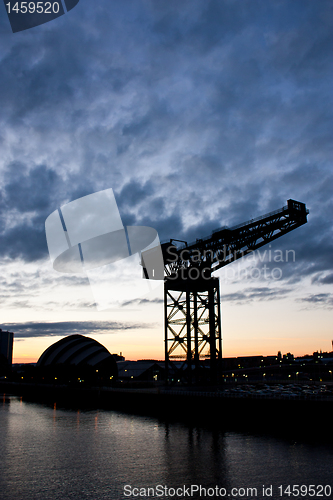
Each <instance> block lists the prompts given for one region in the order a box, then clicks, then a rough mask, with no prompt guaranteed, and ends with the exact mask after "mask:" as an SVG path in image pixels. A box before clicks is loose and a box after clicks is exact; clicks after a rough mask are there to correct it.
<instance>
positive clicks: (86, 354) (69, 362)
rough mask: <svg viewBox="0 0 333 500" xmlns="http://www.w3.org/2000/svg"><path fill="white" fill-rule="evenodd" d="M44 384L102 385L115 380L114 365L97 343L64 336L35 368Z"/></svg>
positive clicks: (111, 358)
mask: <svg viewBox="0 0 333 500" xmlns="http://www.w3.org/2000/svg"><path fill="white" fill-rule="evenodd" d="M36 368H37V371H38V374H39V376H40V377H41V378H42V379H44V380H45V381H50V380H52V381H54V380H57V381H58V382H63V383H68V382H95V383H96V382H103V383H104V384H105V383H108V382H110V381H111V380H113V379H115V378H117V375H118V370H117V364H116V361H115V359H114V357H113V356H112V354H110V352H109V351H108V350H107V349H106V348H105V347H104V346H103V345H102V344H100V343H99V342H97V341H96V340H94V339H91V338H89V337H85V336H83V335H68V336H67V337H64V338H63V339H61V340H59V341H58V342H55V343H54V344H52V345H51V346H50V347H48V348H47V349H46V350H45V351H44V352H43V354H42V355H41V356H40V358H39V360H38V361H37V365H36Z"/></svg>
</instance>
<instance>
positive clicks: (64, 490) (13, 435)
mask: <svg viewBox="0 0 333 500" xmlns="http://www.w3.org/2000/svg"><path fill="white" fill-rule="evenodd" d="M0 431H1V455H0V456H1V460H0V492H1V495H0V498H1V500H39V499H40V500H58V499H59V500H65V499H74V500H76V499H77V500H84V499H93V500H104V499H108V500H109V499H115V500H118V499H121V498H126V497H125V496H124V495H123V493H124V486H125V485H131V486H133V487H134V486H135V487H139V488H140V487H144V488H148V487H154V486H156V485H159V484H161V485H167V486H168V487H169V488H177V487H181V486H183V485H186V486H190V485H191V484H196V485H202V486H203V487H205V488H208V487H215V486H217V485H218V486H219V487H220V488H222V487H224V488H226V489H227V490H229V491H230V490H231V488H233V487H237V488H240V487H244V488H246V487H256V488H258V492H260V495H259V494H258V498H262V485H270V484H272V485H273V486H274V490H275V494H273V496H272V497H270V498H273V499H275V498H276V499H277V498H288V497H280V496H279V495H278V490H277V487H278V486H279V485H280V484H284V485H287V484H315V485H317V484H324V485H325V484H330V481H331V464H332V463H333V451H332V449H331V448H329V447H326V446H324V445H310V444H306V443H304V442H303V443H300V442H297V443H295V442H294V443H292V442H290V441H283V440H281V439H276V438H273V437H267V436H258V435H250V434H245V433H236V432H223V431H222V430H210V429H208V428H202V427H189V426H187V425H186V424H181V423H170V424H167V423H165V422H161V421H158V420H157V419H155V418H149V417H142V416H140V417H139V416H134V415H127V414H123V413H118V412H112V411H102V410H92V411H82V410H81V411H79V410H78V411H73V410H66V409H62V408H59V407H57V405H56V404H55V405H54V406H53V407H47V406H44V405H41V404H34V403H27V402H24V401H22V400H21V401H20V400H19V399H18V398H15V397H10V398H8V397H5V396H4V397H3V398H2V404H0ZM327 432H329V430H327ZM127 498H134V497H127ZM150 498H152V497H150ZM155 498H157V497H155ZM160 498H161V497H160ZM164 498H167V497H164ZM169 498H171V497H169ZM177 498H183V497H177ZM192 498H199V496H195V495H194V496H193V497H192ZM214 498H215V497H214ZM243 498H244V497H243ZM246 498H247V497H246Z"/></svg>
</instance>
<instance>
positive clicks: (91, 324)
mask: <svg viewBox="0 0 333 500" xmlns="http://www.w3.org/2000/svg"><path fill="white" fill-rule="evenodd" d="M150 327H151V326H150V325H146V324H139V323H117V322H112V321H96V322H95V321H60V322H56V323H37V322H31V323H6V324H4V325H2V326H1V328H2V330H8V331H11V332H14V334H15V338H31V337H49V336H51V337H52V336H65V335H73V334H76V333H80V334H82V335H89V334H90V335H93V334H96V333H117V332H119V331H124V330H137V329H140V328H150Z"/></svg>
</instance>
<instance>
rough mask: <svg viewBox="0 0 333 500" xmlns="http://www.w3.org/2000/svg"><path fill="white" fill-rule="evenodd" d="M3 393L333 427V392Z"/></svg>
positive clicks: (17, 388)
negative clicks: (328, 394) (324, 394)
mask: <svg viewBox="0 0 333 500" xmlns="http://www.w3.org/2000/svg"><path fill="white" fill-rule="evenodd" d="M0 392H1V393H2V394H14V395H16V396H19V397H21V398H23V399H24V400H26V401H33V402H41V403H45V404H51V405H57V407H60V406H63V407H70V408H75V409H78V408H80V409H82V410H89V409H95V408H101V409H105V410H116V411H122V412H127V413H133V414H139V415H148V416H155V417H158V418H162V419H168V420H183V421H184V420H185V421H186V422H187V423H189V422H191V423H193V424H196V423H200V424H204V425H211V426H214V425H218V426H219V427H225V428H233V429H240V430H246V429H249V430H265V431H274V432H275V433H280V434H285V433H291V434H295V433H297V434H298V435H300V434H303V435H311V434H313V435H315V434H316V433H318V432H323V430H324V429H327V430H329V429H330V426H331V421H332V410H333V397H319V396H317V397H313V398H311V397H301V396H299V397H290V396H289V397H267V396H264V395H256V396H254V395H252V396H249V395H248V396H246V397H244V396H241V395H237V394H226V393H224V392H223V391H220V390H218V389H215V390H213V389H210V390H198V389H189V388H183V389H172V388H164V387H157V388H140V389H139V388H138V389H133V388H116V387H80V386H75V387H71V386H59V385H58V386H57V385H50V384H29V383H15V382H4V381H1V382H0ZM330 439H331V440H332V438H330V437H329V435H328V440H330Z"/></svg>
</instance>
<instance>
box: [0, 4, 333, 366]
mask: <svg viewBox="0 0 333 500" xmlns="http://www.w3.org/2000/svg"><path fill="white" fill-rule="evenodd" d="M331 24H332V6H331V3H330V2H329V1H326V0H323V1H321V2H312V1H310V0H302V1H300V0H295V1H294V2H292V3H291V2H289V1H288V0H283V1H281V2H278V3H273V2H270V3H266V2H265V3H263V2H260V1H256V0H251V1H244V2H242V4H241V6H240V4H239V3H238V2H235V1H230V0H223V1H219V2H217V1H215V0H212V1H208V2H202V1H200V0H194V1H193V0H191V1H189V0H184V2H182V4H181V6H180V4H179V2H176V1H173V0H172V1H170V2H167V3H156V2H153V1H149V0H135V1H134V0H128V1H127V2H126V4H119V2H116V1H106V0H102V1H100V2H99V4H98V7H97V6H96V5H94V4H93V2H90V3H89V2H79V3H78V4H77V6H76V7H75V9H73V10H72V11H70V12H68V13H67V14H66V15H65V16H62V17H60V18H58V19H55V20H54V21H51V22H49V23H46V24H44V25H41V26H37V27H35V28H32V29H30V30H26V31H23V32H21V33H14V34H13V33H12V31H11V28H10V25H9V23H8V18H7V14H6V12H5V9H3V10H2V13H1V14H0V44H1V49H2V50H1V52H2V56H1V59H0V75H1V89H2V92H1V93H0V105H1V109H2V116H1V119H0V144H1V151H2V155H1V158H0V234H1V239H0V273H1V279H0V296H1V302H2V308H1V309H2V311H1V313H2V314H1V323H0V328H2V329H3V330H9V331H14V334H15V337H14V338H15V340H14V362H24V361H26V362H29V361H30V362H33V361H36V360H37V359H38V357H39V356H40V355H41V353H42V352H43V351H44V350H45V349H46V347H48V346H49V345H51V344H52V343H54V342H55V341H56V340H57V339H60V338H61V337H62V336H64V335H67V334H71V333H82V334H83V335H87V336H89V337H92V338H94V339H96V340H98V341H99V342H101V343H102V344H103V345H105V346H106V348H107V349H108V350H109V351H110V352H114V353H119V352H122V353H123V355H124V356H125V358H126V359H142V358H156V359H163V357H164V326H163V287H162V285H161V286H160V287H157V288H156V289H155V290H154V291H152V292H151V293H150V294H149V295H147V296H143V297H138V298H137V299H134V300H131V301H127V302H126V300H125V301H124V300H123V301H122V302H120V301H119V303H118V306H117V307H115V308H113V310H111V311H107V310H105V311H98V310H97V308H96V307H95V300H94V296H93V293H92V290H91V288H90V286H89V281H88V278H87V277H86V276H84V275H75V274H73V275H71V274H66V275H64V274H60V273H57V272H56V271H55V270H54V269H53V268H52V264H51V261H50V258H49V256H48V249H47V244H46V237H45V226H44V225H45V220H46V219H47V217H48V216H49V215H50V214H51V213H53V212H54V211H55V210H58V209H59V208H60V207H62V206H64V205H65V204H68V203H69V202H71V201H74V200H77V199H79V198H81V197H84V196H86V195H89V194H92V193H96V192H98V191H102V190H105V189H113V191H114V194H115V199H116V202H117V205H118V208H119V213H120V216H121V219H122V222H123V224H124V225H125V226H149V227H152V228H154V229H155V230H156V231H157V232H158V234H159V238H160V240H161V241H166V240H169V239H171V238H176V239H179V240H184V241H188V242H191V241H194V240H196V238H203V237H206V236H209V235H210V234H211V233H212V231H213V230H215V229H216V228H218V227H222V226H228V227H231V226H234V225H236V224H239V223H242V222H244V221H247V220H249V219H253V218H255V217H258V216H261V215H263V214H266V213H268V212H270V211H273V210H276V209H279V208H281V207H283V206H284V205H286V202H287V200H288V199H290V198H292V199H294V200H297V201H300V202H303V203H305V204H306V207H307V208H308V209H309V211H310V213H309V215H308V222H307V224H305V225H303V226H301V227H300V228H298V229H296V230H295V231H293V232H291V233H289V234H287V235H285V236H283V237H282V238H280V239H278V240H277V241H275V242H273V243H272V244H270V245H266V246H265V247H263V248H262V249H261V250H260V251H256V252H254V254H252V255H251V254H250V255H249V256H247V257H244V258H243V259H241V260H239V261H237V262H235V263H233V264H230V265H228V266H226V268H224V269H221V270H219V271H218V272H217V273H216V276H217V277H219V278H220V287H221V300H222V338H223V355H224V356H226V357H231V356H245V355H254V354H262V355H273V354H276V353H277V352H278V351H282V352H283V353H286V352H292V353H293V354H295V355H296V356H300V355H304V354H307V353H312V352H314V351H316V350H320V349H322V350H323V351H328V350H330V347H331V339H332V330H331V324H332V319H333V318H332V304H333V295H332V284H333V271H332V239H331V234H332V220H331V214H332V180H333V179H332V140H331V137H332V131H333V126H332V113H331V109H332V106H331V103H332V90H331V88H332V63H331V61H332V43H331V42H332V40H331V39H332V26H331ZM114 279H115V280H117V279H118V280H123V279H125V278H124V276H122V275H121V273H120V274H118V275H115V278H114Z"/></svg>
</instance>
